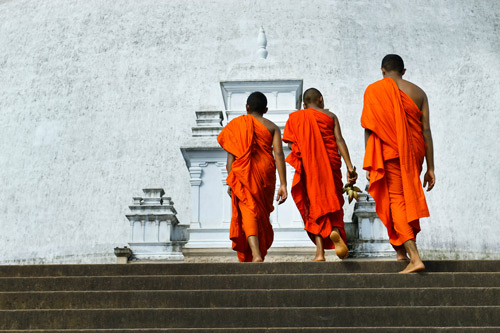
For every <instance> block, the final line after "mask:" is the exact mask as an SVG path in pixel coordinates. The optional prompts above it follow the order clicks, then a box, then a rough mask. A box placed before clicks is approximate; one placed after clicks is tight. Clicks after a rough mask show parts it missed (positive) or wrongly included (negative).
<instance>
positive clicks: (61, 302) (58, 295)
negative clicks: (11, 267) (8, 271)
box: [0, 287, 500, 310]
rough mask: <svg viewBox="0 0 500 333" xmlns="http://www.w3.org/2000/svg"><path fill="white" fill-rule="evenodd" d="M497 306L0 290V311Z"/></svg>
mask: <svg viewBox="0 0 500 333" xmlns="http://www.w3.org/2000/svg"><path fill="white" fill-rule="evenodd" d="M464 305H466V306H500V288H484V287H480V288H412V289H408V288H364V289H360V288H358V289H308V290H295V289H281V290H198V291H158V290H151V291H79V292H75V291H72V292H67V291H62V292H61V291H57V292H14V293H12V292H4V293H0V310H24V309H40V308H42V309H121V308H143V309H146V308H147V309H149V308H163V309H166V308H240V307H241V308H243V307H247V308H259V307H266V308H276V307H299V308H307V307H363V306H365V307H366V306H368V307H377V306H464Z"/></svg>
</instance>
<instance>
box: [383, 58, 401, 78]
mask: <svg viewBox="0 0 500 333" xmlns="http://www.w3.org/2000/svg"><path fill="white" fill-rule="evenodd" d="M382 68H384V69H385V70H386V71H387V72H392V71H396V72H398V73H400V74H403V71H404V69H405V63H404V62H403V59H402V58H401V57H400V56H398V55H397V54H388V55H386V56H385V57H384V59H382Z"/></svg>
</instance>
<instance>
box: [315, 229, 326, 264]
mask: <svg viewBox="0 0 500 333" xmlns="http://www.w3.org/2000/svg"><path fill="white" fill-rule="evenodd" d="M314 241H315V242H316V257H314V260H313V261H325V249H324V247H323V237H321V236H320V235H314Z"/></svg>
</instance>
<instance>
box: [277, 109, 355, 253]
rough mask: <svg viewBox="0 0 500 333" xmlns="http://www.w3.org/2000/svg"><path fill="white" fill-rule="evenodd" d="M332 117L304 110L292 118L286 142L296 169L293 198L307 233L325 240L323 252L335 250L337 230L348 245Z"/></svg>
mask: <svg viewBox="0 0 500 333" xmlns="http://www.w3.org/2000/svg"><path fill="white" fill-rule="evenodd" d="M334 128H335V121H334V120H333V118H332V117H330V116H328V115H326V114H324V113H322V112H320V111H317V110H314V109H305V110H299V111H296V112H293V113H291V114H290V116H289V118H288V121H287V123H286V126H285V130H284V132H283V141H284V142H287V143H292V152H291V153H290V154H289V155H288V156H287V158H286V161H287V162H288V163H289V164H290V165H291V166H292V167H293V168H295V174H294V176H293V183H292V190H291V193H292V197H293V200H294V201H295V204H296V205H297V208H298V209H299V212H300V214H301V216H302V220H303V221H304V225H305V228H304V229H305V230H306V231H307V233H308V235H309V237H310V238H311V240H312V241H313V243H316V242H315V239H314V235H320V236H321V237H322V238H323V239H324V242H323V243H324V248H325V249H333V248H334V247H335V246H334V244H333V242H332V241H331V239H330V234H331V232H332V229H333V228H334V227H337V228H338V229H339V231H340V236H341V237H342V239H343V240H344V242H345V243H346V244H347V239H346V234H345V230H344V210H343V209H342V206H343V205H344V198H343V196H342V187H343V184H342V173H341V171H340V167H341V164H342V163H341V160H340V154H339V151H338V147H337V141H336V140H335V134H334Z"/></svg>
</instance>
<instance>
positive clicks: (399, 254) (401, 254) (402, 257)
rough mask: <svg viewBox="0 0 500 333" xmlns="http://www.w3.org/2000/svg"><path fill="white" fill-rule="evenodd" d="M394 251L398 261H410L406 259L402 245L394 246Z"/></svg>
mask: <svg viewBox="0 0 500 333" xmlns="http://www.w3.org/2000/svg"><path fill="white" fill-rule="evenodd" d="M394 249H395V250H396V254H397V257H398V260H410V258H408V255H407V253H406V249H405V246H404V245H400V246H394Z"/></svg>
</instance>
